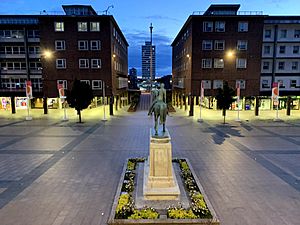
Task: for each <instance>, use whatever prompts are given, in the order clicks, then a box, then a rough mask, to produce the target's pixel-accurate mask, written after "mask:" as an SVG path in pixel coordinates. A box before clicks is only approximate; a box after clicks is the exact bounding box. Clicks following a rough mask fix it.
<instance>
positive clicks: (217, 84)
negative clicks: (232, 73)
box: [213, 80, 223, 89]
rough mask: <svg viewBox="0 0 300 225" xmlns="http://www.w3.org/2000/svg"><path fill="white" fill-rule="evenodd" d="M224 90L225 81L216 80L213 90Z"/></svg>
mask: <svg viewBox="0 0 300 225" xmlns="http://www.w3.org/2000/svg"><path fill="white" fill-rule="evenodd" d="M218 88H223V80H214V83H213V89H218Z"/></svg>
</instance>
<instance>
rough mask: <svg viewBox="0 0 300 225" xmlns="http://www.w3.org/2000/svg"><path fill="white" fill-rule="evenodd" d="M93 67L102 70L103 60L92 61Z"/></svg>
mask: <svg viewBox="0 0 300 225" xmlns="http://www.w3.org/2000/svg"><path fill="white" fill-rule="evenodd" d="M91 66H92V68H93V69H100V68H101V59H91Z"/></svg>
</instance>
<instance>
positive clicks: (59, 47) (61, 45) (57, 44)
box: [55, 40, 66, 51]
mask: <svg viewBox="0 0 300 225" xmlns="http://www.w3.org/2000/svg"><path fill="white" fill-rule="evenodd" d="M65 49H66V45H65V41H62V40H57V41H55V50H57V51H61V50H65Z"/></svg>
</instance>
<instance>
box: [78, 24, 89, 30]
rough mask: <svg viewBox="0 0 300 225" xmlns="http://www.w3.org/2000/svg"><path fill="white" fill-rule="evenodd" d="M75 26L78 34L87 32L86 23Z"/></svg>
mask: <svg viewBox="0 0 300 225" xmlns="http://www.w3.org/2000/svg"><path fill="white" fill-rule="evenodd" d="M77 26H78V31H79V32H84V31H87V30H88V28H87V22H78V23H77Z"/></svg>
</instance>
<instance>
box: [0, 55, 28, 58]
mask: <svg viewBox="0 0 300 225" xmlns="http://www.w3.org/2000/svg"><path fill="white" fill-rule="evenodd" d="M0 58H1V59H25V54H0Z"/></svg>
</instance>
